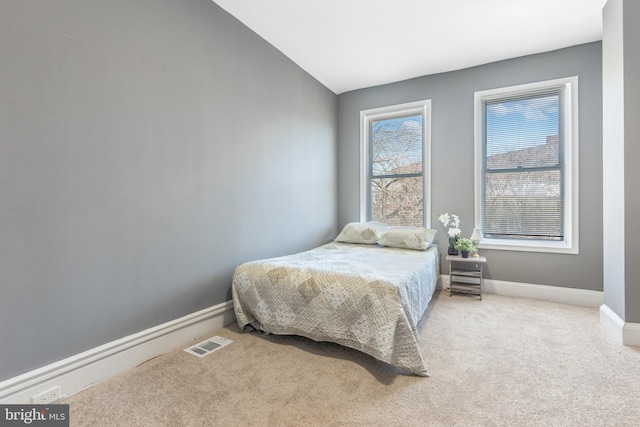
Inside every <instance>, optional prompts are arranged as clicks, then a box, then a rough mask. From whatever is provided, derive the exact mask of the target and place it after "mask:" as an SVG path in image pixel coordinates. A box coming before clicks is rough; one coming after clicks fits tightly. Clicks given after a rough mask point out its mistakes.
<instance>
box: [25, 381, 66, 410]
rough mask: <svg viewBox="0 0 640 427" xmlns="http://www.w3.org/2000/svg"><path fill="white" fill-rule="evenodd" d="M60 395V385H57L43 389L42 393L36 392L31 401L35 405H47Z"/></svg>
mask: <svg viewBox="0 0 640 427" xmlns="http://www.w3.org/2000/svg"><path fill="white" fill-rule="evenodd" d="M61 397H62V390H61V389H60V386H59V385H57V386H55V387H54V388H52V389H50V390H47V391H43V392H42V393H39V394H36V395H35V396H33V397H32V398H31V403H33V404H35V405H47V404H49V403H51V402H55V401H56V400H58V399H60V398H61Z"/></svg>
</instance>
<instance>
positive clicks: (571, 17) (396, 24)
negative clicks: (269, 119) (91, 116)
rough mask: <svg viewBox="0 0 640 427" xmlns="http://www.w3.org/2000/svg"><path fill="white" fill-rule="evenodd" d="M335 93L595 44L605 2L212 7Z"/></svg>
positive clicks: (322, 2)
mask: <svg viewBox="0 0 640 427" xmlns="http://www.w3.org/2000/svg"><path fill="white" fill-rule="evenodd" d="M214 1H215V2H216V3H217V4H218V5H220V6H221V7H222V8H223V9H225V10H226V11H227V12H229V13H231V14H232V15H234V16H235V17H236V18H237V19H238V20H240V21H241V22H243V23H244V24H245V25H246V26H248V27H249V28H251V29H252V30H253V31H255V32H256V33H258V34H259V35H260V36H261V37H263V38H264V39H265V40H267V41H268V42H269V43H271V44H272V45H273V46H275V47H276V48H277V49H279V50H280V51H281V52H282V53H284V54H285V55H286V56H287V57H289V58H290V59H291V60H292V61H293V62H295V63H296V64H298V65H299V66H300V67H302V68H303V69H304V70H306V71H307V72H308V73H309V74H311V75H312V76H313V77H315V78H316V79H318V80H319V81H320V82H322V83H323V84H324V85H325V86H327V87H328V88H329V89H331V90H332V91H333V92H335V93H337V94H340V93H342V92H346V91H350V90H354V89H360V88H363V87H370V86H377V85H380V84H385V83H391V82H395V81H399V80H405V79H409V78H412V77H418V76H423V75H427V74H434V73H441V72H445V71H452V70H458V69H462V68H467V67H471V66H475V65H480V64H485V63H488V62H493V61H498V60H502V59H508V58H514V57H518V56H523V55H528V54H533V53H539V52H545V51H549V50H554V49H560V48H563V47H568V46H573V45H576V44H581V43H588V42H592V41H596V40H601V39H602V8H603V7H604V4H605V3H606V0H214Z"/></svg>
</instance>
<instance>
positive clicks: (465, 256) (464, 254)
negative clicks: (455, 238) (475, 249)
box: [460, 251, 469, 258]
mask: <svg viewBox="0 0 640 427" xmlns="http://www.w3.org/2000/svg"><path fill="white" fill-rule="evenodd" d="M460 253H461V255H462V258H469V251H460Z"/></svg>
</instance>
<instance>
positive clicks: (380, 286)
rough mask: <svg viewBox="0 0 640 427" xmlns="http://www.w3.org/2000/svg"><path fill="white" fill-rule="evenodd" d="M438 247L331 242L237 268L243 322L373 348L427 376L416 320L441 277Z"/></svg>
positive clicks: (236, 296) (237, 305) (236, 294)
mask: <svg viewBox="0 0 640 427" xmlns="http://www.w3.org/2000/svg"><path fill="white" fill-rule="evenodd" d="M437 257H438V251H437V248H436V247H435V246H433V247H431V248H429V249H428V250H426V251H415V250H410V249H397V248H387V247H381V246H378V245H358V244H350V243H338V242H333V243H329V244H326V245H324V246H320V247H318V248H316V249H312V250H310V251H307V252H301V253H298V254H294V255H289V256H284V257H278V258H271V259H266V260H260V261H253V262H248V263H245V264H242V265H240V266H238V267H237V268H236V270H235V272H234V275H233V283H232V294H233V303H234V310H235V314H236V318H237V321H238V325H239V326H240V329H242V330H251V328H254V329H257V330H260V331H263V332H268V333H272V334H278V335H300V336H304V337H307V338H310V339H312V340H315V341H329V342H333V343H337V344H340V345H344V346H347V347H351V348H354V349H356V350H359V351H362V352H364V353H367V354H369V355H371V356H373V357H375V358H376V359H378V360H381V361H383V362H386V363H389V364H391V365H393V366H395V367H398V368H400V369H403V370H405V371H407V372H409V373H412V374H416V375H422V376H428V372H427V368H426V366H425V363H424V359H423V357H422V354H421V353H420V349H419V347H418V331H417V324H418V321H419V320H420V318H421V317H422V315H423V314H424V311H425V309H426V308H427V305H428V304H429V301H430V300H431V296H432V294H433V291H434V289H435V286H436V282H437V278H438V259H437Z"/></svg>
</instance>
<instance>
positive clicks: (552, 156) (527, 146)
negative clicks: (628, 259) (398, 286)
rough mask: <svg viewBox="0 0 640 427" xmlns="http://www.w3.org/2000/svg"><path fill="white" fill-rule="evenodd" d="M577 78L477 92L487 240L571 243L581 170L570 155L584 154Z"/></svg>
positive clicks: (481, 210)
mask: <svg viewBox="0 0 640 427" xmlns="http://www.w3.org/2000/svg"><path fill="white" fill-rule="evenodd" d="M574 82H575V84H577V81H575V80H573V78H572V79H560V80H557V81H552V82H542V83H537V84H531V85H523V86H520V87H512V88H506V89H501V90H500V89H498V90H493V91H485V92H479V93H476V108H477V112H479V114H478V116H477V118H478V121H477V123H476V124H477V126H479V132H477V137H476V138H477V140H476V150H477V153H480V155H478V154H476V161H477V162H478V163H477V166H478V168H479V176H478V175H477V176H476V179H479V180H480V182H479V183H477V186H476V190H477V191H478V190H479V193H480V194H479V195H478V194H477V195H476V197H477V199H476V203H478V202H479V211H478V210H476V213H477V214H478V213H479V217H480V221H479V222H478V220H477V221H476V225H477V226H478V227H481V228H482V232H483V235H484V239H483V243H484V244H485V245H491V244H492V243H494V244H506V245H514V246H517V245H521V246H527V245H530V246H531V245H533V246H536V245H537V246H538V247H544V246H545V245H546V246H548V247H550V248H556V249H562V248H564V249H571V246H572V242H571V236H572V234H574V231H575V230H574V225H577V219H576V221H575V222H576V224H574V223H573V216H572V215H573V214H574V212H573V208H574V206H575V210H576V211H577V203H575V200H577V191H574V188H577V187H573V186H572V182H573V181H575V183H576V184H577V175H575V176H574V175H573V173H574V172H577V170H576V171H572V168H571V162H570V161H569V159H570V158H572V156H574V153H573V151H572V150H574V149H575V151H576V153H575V154H576V156H575V158H576V159H577V143H575V142H574V140H573V138H574V135H573V132H572V126H573V123H572V121H573V117H574V114H575V112H574V111H573V109H574V102H573V101H574V100H573V95H572V94H573V92H572V83H574ZM576 109H577V107H576ZM576 169H577V168H576ZM478 196H479V197H478ZM478 198H479V200H478ZM574 198H576V199H575V200H574ZM477 209H478V207H477ZM575 213H577V212H575Z"/></svg>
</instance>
